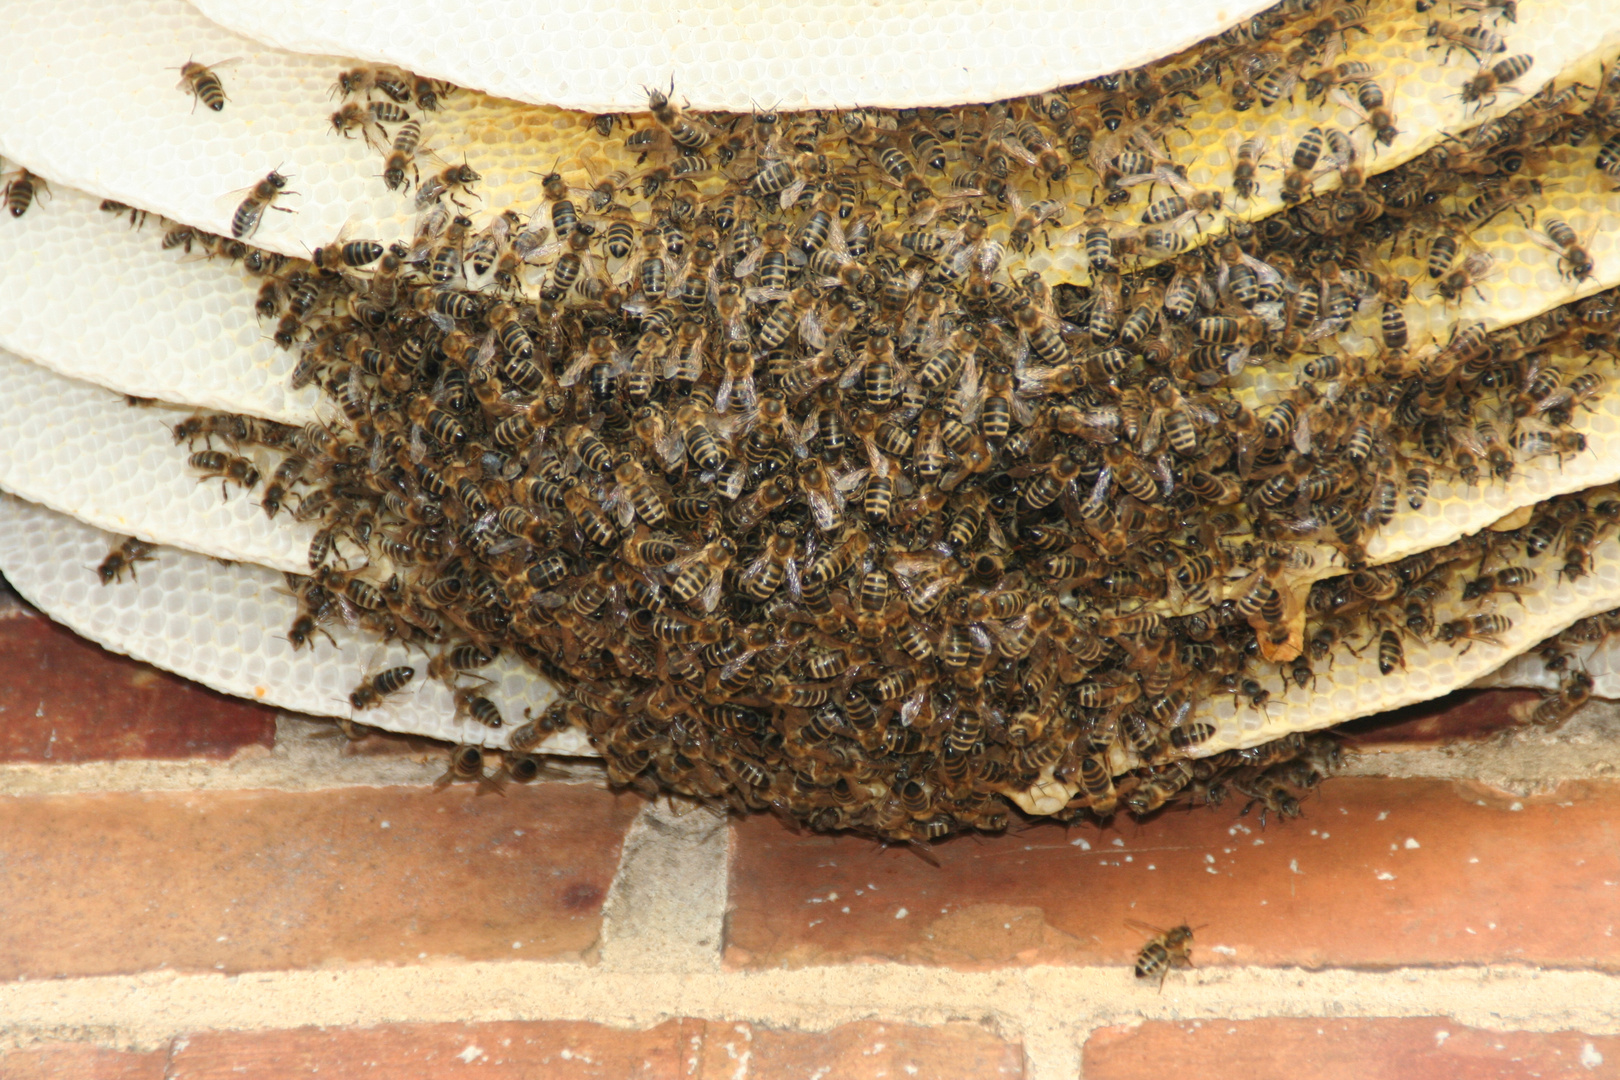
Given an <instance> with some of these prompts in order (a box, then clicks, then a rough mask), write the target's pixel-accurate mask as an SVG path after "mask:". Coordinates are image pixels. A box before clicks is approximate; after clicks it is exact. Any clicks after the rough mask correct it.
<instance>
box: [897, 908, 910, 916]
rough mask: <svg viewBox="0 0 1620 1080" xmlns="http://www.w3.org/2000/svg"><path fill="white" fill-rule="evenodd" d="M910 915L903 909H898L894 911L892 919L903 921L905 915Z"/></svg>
mask: <svg viewBox="0 0 1620 1080" xmlns="http://www.w3.org/2000/svg"><path fill="white" fill-rule="evenodd" d="M910 914H911V912H909V911H907V910H906V909H905V908H900V909H898V910H896V911H895V913H894V917H895V918H897V919H903V918H905V917H906V916H907V915H910Z"/></svg>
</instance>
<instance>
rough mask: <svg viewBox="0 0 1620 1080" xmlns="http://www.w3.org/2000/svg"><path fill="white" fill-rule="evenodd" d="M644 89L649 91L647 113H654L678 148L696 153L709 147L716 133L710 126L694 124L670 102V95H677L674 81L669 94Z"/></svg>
mask: <svg viewBox="0 0 1620 1080" xmlns="http://www.w3.org/2000/svg"><path fill="white" fill-rule="evenodd" d="M642 89H644V90H646V91H647V111H648V112H650V113H652V116H653V119H654V120H655V121H657V122H658V126H659V127H661V128H663V129H664V130H665V131H667V132H668V133H669V137H670V140H671V141H672V142H673V143H674V144H675V145H676V146H678V147H680V148H681V149H682V150H685V151H687V152H688V153H696V152H697V151H699V150H702V149H703V148H704V147H705V146H707V145H709V140H710V139H712V138H713V137H714V133H713V131H712V130H710V128H709V127H708V125H706V124H703V123H701V122H694V121H693V120H692V119H690V118H689V117H688V116H686V114H685V113H684V112H683V111H682V110H681V108H680V107H679V106H677V105H676V104H675V103H674V102H672V101H671V100H670V95H672V94H674V93H675V81H674V79H671V80H670V83H669V93H668V94H666V93H664V92H663V91H661V90H653V89H649V88H647V87H643V88H642Z"/></svg>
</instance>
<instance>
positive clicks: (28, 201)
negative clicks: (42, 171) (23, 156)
mask: <svg viewBox="0 0 1620 1080" xmlns="http://www.w3.org/2000/svg"><path fill="white" fill-rule="evenodd" d="M50 190H51V189H50V185H49V184H47V183H45V178H44V177H42V176H35V175H34V174H33V173H31V172H29V171H28V170H27V169H24V168H21V167H19V168H18V169H17V171H16V172H14V173H12V174H11V179H10V180H7V181H6V190H5V200H6V210H7V212H9V213H10V214H11V216H12V217H14V218H20V217H22V216H23V215H24V214H26V213H28V208H29V207H30V206H32V205H34V196H35V195H36V194H45V195H49V194H50Z"/></svg>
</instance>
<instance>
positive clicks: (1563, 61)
mask: <svg viewBox="0 0 1620 1080" xmlns="http://www.w3.org/2000/svg"><path fill="white" fill-rule="evenodd" d="M1367 6H1368V7H1369V8H1370V9H1371V17H1370V18H1369V20H1368V22H1367V24H1366V25H1367V28H1368V30H1369V33H1368V34H1367V35H1365V36H1363V35H1362V34H1359V33H1352V34H1351V35H1350V36H1349V39H1348V40H1349V45H1348V48H1347V49H1346V50H1345V51H1344V53H1343V54H1342V57H1341V59H1345V60H1359V61H1364V62H1366V63H1367V64H1369V65H1371V67H1372V68H1373V71H1374V72H1375V74H1376V76H1377V80H1378V83H1379V85H1380V87H1382V89H1383V91H1384V95H1385V98H1386V100H1387V101H1388V102H1389V103H1390V105H1389V107H1390V111H1391V112H1392V113H1393V115H1394V119H1395V124H1396V126H1397V127H1398V128H1399V129H1400V134H1399V135H1397V136H1396V137H1395V140H1394V142H1393V143H1392V144H1391V145H1389V146H1387V147H1386V146H1379V147H1377V148H1376V150H1377V152H1376V153H1374V152H1373V151H1372V149H1371V141H1372V140H1371V129H1370V128H1368V127H1366V126H1365V125H1363V124H1362V120H1361V117H1360V116H1358V115H1357V114H1356V113H1355V112H1353V111H1352V110H1350V109H1349V108H1348V107H1346V106H1344V105H1342V104H1339V103H1336V102H1335V101H1333V100H1332V99H1331V98H1328V97H1323V98H1318V99H1317V100H1316V101H1314V102H1307V101H1306V100H1305V94H1304V91H1303V89H1300V90H1299V91H1297V92H1296V93H1295V95H1294V99H1295V100H1294V101H1293V103H1289V102H1288V101H1287V100H1286V99H1284V100H1282V101H1279V102H1278V103H1276V104H1275V105H1273V106H1272V107H1271V108H1264V107H1262V106H1261V105H1258V104H1256V105H1255V106H1254V108H1252V109H1251V110H1249V111H1247V112H1242V113H1237V112H1234V111H1233V110H1232V108H1231V95H1230V93H1229V92H1228V90H1227V89H1221V88H1217V87H1214V86H1206V87H1205V88H1204V89H1202V90H1201V91H1200V92H1199V93H1200V95H1201V99H1200V100H1199V101H1197V102H1193V103H1190V105H1189V106H1188V108H1187V113H1188V115H1187V117H1186V119H1185V120H1184V121H1183V123H1184V124H1185V127H1186V130H1182V129H1180V128H1173V129H1171V130H1170V131H1169V132H1168V133H1167V134H1166V137H1165V141H1166V144H1167V146H1168V147H1169V149H1170V154H1171V156H1172V157H1173V158H1174V159H1175V161H1176V162H1177V164H1178V165H1184V166H1185V167H1186V171H1187V173H1186V174H1187V180H1188V182H1189V183H1190V184H1192V185H1193V186H1194V187H1197V188H1203V189H1215V190H1219V191H1221V192H1222V193H1223V194H1224V195H1225V197H1226V199H1227V200H1232V199H1233V197H1234V196H1233V192H1232V189H1231V184H1232V163H1233V160H1234V151H1235V149H1236V144H1237V141H1238V140H1237V139H1236V138H1234V136H1233V131H1234V129H1236V130H1241V131H1242V132H1243V133H1244V135H1245V136H1248V135H1251V134H1259V135H1264V136H1265V137H1267V138H1268V139H1270V141H1271V142H1270V151H1269V156H1268V157H1267V158H1266V159H1265V163H1266V164H1269V165H1271V166H1273V168H1272V169H1269V170H1267V169H1262V170H1261V172H1260V177H1259V180H1260V192H1259V194H1258V195H1257V196H1256V197H1255V198H1254V199H1252V200H1246V201H1245V200H1238V201H1237V202H1235V203H1234V202H1231V201H1228V203H1227V208H1226V213H1227V214H1228V215H1230V216H1231V217H1233V218H1236V219H1238V220H1242V221H1256V220H1259V219H1260V218H1263V217H1266V216H1268V215H1270V214H1273V213H1276V212H1277V211H1279V210H1281V209H1282V208H1283V206H1284V203H1283V201H1282V198H1281V189H1282V180H1283V176H1284V174H1285V172H1286V169H1287V166H1288V161H1289V156H1290V155H1291V154H1292V153H1293V150H1294V146H1295V145H1296V144H1297V143H1298V142H1299V140H1300V137H1301V136H1303V135H1304V134H1305V132H1306V131H1307V130H1308V129H1310V128H1311V127H1317V126H1321V127H1326V126H1328V125H1332V126H1334V127H1338V128H1339V129H1340V130H1342V131H1346V132H1352V133H1353V134H1352V139H1353V141H1354V142H1355V144H1356V145H1357V147H1358V149H1359V151H1360V153H1361V161H1362V164H1363V165H1364V166H1365V167H1366V170H1367V172H1368V174H1369V175H1371V174H1376V173H1380V172H1383V171H1385V170H1387V169H1392V168H1394V167H1395V166H1397V165H1400V164H1402V163H1403V162H1406V161H1408V160H1410V159H1412V158H1414V157H1416V156H1417V155H1419V154H1421V153H1422V152H1423V151H1425V150H1427V149H1429V148H1430V147H1431V146H1434V145H1435V144H1436V143H1438V142H1440V141H1441V140H1442V139H1444V138H1445V137H1447V136H1448V135H1451V134H1455V133H1457V132H1460V131H1463V130H1465V129H1467V128H1471V127H1473V126H1474V125H1476V124H1479V123H1482V122H1484V121H1486V120H1489V119H1491V118H1492V117H1494V116H1499V115H1501V114H1502V113H1505V112H1508V111H1511V110H1512V109H1514V108H1516V107H1518V106H1519V105H1520V104H1522V103H1523V102H1524V100H1525V98H1526V97H1528V96H1530V95H1531V94H1534V93H1535V92H1536V91H1537V90H1538V89H1539V88H1541V87H1542V86H1544V85H1546V84H1548V83H1553V82H1555V83H1556V84H1557V85H1558V86H1567V85H1569V84H1570V83H1571V82H1584V83H1585V84H1586V85H1588V86H1594V85H1597V83H1598V82H1599V78H1598V69H1599V67H1600V65H1601V64H1602V63H1603V62H1604V61H1605V60H1612V59H1613V58H1614V54H1615V51H1616V48H1617V47H1620V7H1611V6H1609V5H1606V4H1601V3H1591V4H1587V3H1578V4H1559V3H1534V4H1524V5H1522V6H1521V8H1520V11H1519V21H1518V22H1517V23H1516V24H1515V23H1507V22H1502V23H1499V24H1492V23H1490V22H1489V21H1488V20H1487V22H1486V25H1487V27H1489V28H1491V29H1492V30H1493V31H1494V32H1496V33H1498V34H1500V35H1501V36H1502V38H1503V39H1504V40H1505V42H1506V44H1507V52H1506V53H1504V54H1501V55H1513V54H1519V53H1527V54H1529V55H1531V56H1533V57H1535V65H1534V66H1533V67H1532V68H1531V69H1530V71H1529V72H1527V73H1526V74H1525V75H1524V76H1522V77H1521V78H1520V79H1519V80H1518V81H1517V82H1515V83H1513V84H1512V85H1513V86H1515V87H1517V88H1518V89H1519V90H1521V91H1523V93H1522V94H1514V93H1512V92H1503V93H1501V94H1499V95H1498V96H1497V100H1496V101H1495V102H1494V103H1489V104H1487V105H1486V106H1485V107H1484V108H1481V109H1477V110H1476V108H1475V107H1474V105H1473V104H1469V103H1465V102H1463V101H1462V99H1461V96H1460V95H1459V90H1460V88H1461V87H1462V85H1463V84H1464V83H1465V82H1467V81H1468V79H1469V78H1471V77H1472V76H1473V75H1474V73H1475V72H1476V71H1477V70H1478V68H1477V67H1476V66H1475V65H1474V62H1473V61H1472V60H1471V59H1470V58H1469V57H1468V55H1467V54H1466V53H1462V52H1457V53H1454V54H1453V56H1452V58H1451V60H1450V62H1449V63H1447V64H1442V63H1441V58H1442V56H1443V50H1436V51H1434V52H1429V51H1427V50H1426V48H1425V45H1426V43H1427V39H1426V38H1425V34H1426V32H1427V26H1428V23H1429V20H1430V16H1427V15H1417V14H1416V13H1415V12H1414V10H1413V4H1412V2H1411V0H1373V2H1372V3H1370V4H1368V5H1367ZM1432 14H1433V15H1434V16H1436V17H1445V16H1446V11H1445V9H1444V7H1443V6H1437V7H1436V8H1435V10H1434V12H1433V13H1432ZM1414 39H1415V40H1414ZM1314 71H1315V67H1314V66H1307V67H1306V68H1305V69H1304V75H1306V76H1308V75H1310V74H1312V73H1313V72H1314ZM1301 82H1302V83H1303V76H1302V78H1301ZM1358 127H1359V130H1357V129H1358ZM1595 152H1596V143H1595V142H1593V143H1591V144H1590V145H1588V146H1587V147H1585V148H1584V149H1583V150H1582V151H1581V152H1580V154H1579V155H1578V156H1580V157H1581V158H1583V160H1584V161H1585V162H1587V163H1590V161H1591V159H1592V155H1593V154H1594V153H1595ZM1082 175H1087V176H1088V178H1089V174H1082ZM1581 179H1582V187H1583V189H1584V186H1585V177H1584V176H1583V177H1582V178H1581ZM1338 186H1339V177H1338V174H1336V173H1329V174H1327V175H1325V176H1321V177H1319V178H1318V179H1317V180H1316V181H1315V184H1314V187H1313V190H1314V191H1315V192H1317V193H1321V192H1326V191H1332V190H1334V189H1336V188H1337V187H1338ZM1595 190H1596V191H1597V192H1599V193H1601V192H1602V191H1605V190H1606V189H1605V188H1602V187H1599V188H1597V189H1595ZM1047 197H1048V196H1047V195H1046V194H1045V192H1044V189H1036V190H1034V191H1031V192H1027V193H1026V201H1027V200H1028V199H1038V198H1047ZM1146 198H1147V193H1146V190H1145V188H1144V190H1143V194H1142V195H1141V196H1139V197H1138V198H1136V199H1135V201H1134V202H1133V203H1131V204H1127V205H1126V206H1125V207H1123V208H1121V209H1120V210H1118V211H1115V212H1111V213H1110V217H1112V218H1113V219H1114V220H1115V221H1116V222H1118V223H1120V224H1121V225H1124V224H1126V223H1130V224H1135V223H1136V222H1137V221H1138V219H1139V216H1140V213H1141V210H1142V208H1143V206H1144V205H1145V203H1146ZM1079 199H1080V201H1081V202H1082V204H1083V203H1084V201H1085V199H1086V193H1085V192H1081V193H1080V194H1079ZM1063 220H1064V223H1065V224H1066V225H1070V226H1073V225H1075V224H1077V223H1078V214H1077V213H1070V214H1068V215H1067V216H1066V217H1065V218H1064V219H1063ZM1223 231H1224V229H1223V227H1222V225H1221V215H1217V216H1216V217H1215V219H1214V221H1213V222H1211V221H1210V219H1209V218H1208V217H1206V218H1205V219H1204V223H1203V226H1202V232H1197V231H1196V230H1195V229H1194V228H1193V227H1192V226H1191V225H1189V226H1187V227H1186V236H1187V239H1188V240H1190V241H1193V242H1195V243H1196V242H1200V241H1201V240H1205V239H1208V238H1209V237H1210V236H1211V235H1218V234H1220V233H1221V232H1223ZM1594 254H1595V252H1594ZM1030 265H1031V266H1033V267H1035V268H1036V269H1040V270H1045V269H1046V268H1047V267H1051V268H1053V269H1056V270H1058V271H1061V276H1063V277H1064V278H1067V279H1068V280H1071V281H1075V282H1083V281H1086V280H1089V274H1088V272H1087V271H1086V268H1085V255H1084V251H1083V249H1081V248H1080V247H1078V246H1076V245H1066V246H1059V247H1054V248H1052V249H1050V250H1047V249H1044V248H1043V249H1041V250H1040V251H1038V252H1037V253H1035V254H1034V255H1033V256H1032V258H1031V260H1030ZM1465 314H1466V313H1465ZM1509 321H1511V320H1509Z"/></svg>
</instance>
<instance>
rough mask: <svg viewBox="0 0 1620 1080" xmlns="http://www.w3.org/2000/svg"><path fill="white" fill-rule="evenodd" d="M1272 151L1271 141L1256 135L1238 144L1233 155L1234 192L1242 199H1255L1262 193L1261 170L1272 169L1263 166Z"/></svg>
mask: <svg viewBox="0 0 1620 1080" xmlns="http://www.w3.org/2000/svg"><path fill="white" fill-rule="evenodd" d="M1270 149H1271V140H1270V139H1268V138H1266V137H1265V136H1264V135H1255V136H1252V137H1251V138H1248V139H1244V140H1243V141H1242V142H1241V143H1239V144H1238V147H1237V150H1236V151H1234V152H1233V155H1232V190H1233V191H1234V192H1236V193H1237V197H1238V198H1240V199H1253V198H1254V197H1255V196H1256V195H1258V194H1259V193H1260V178H1259V174H1260V170H1261V169H1264V168H1270V166H1268V165H1265V164H1263V162H1264V160H1265V156H1266V154H1267V153H1268V152H1269V151H1270Z"/></svg>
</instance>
